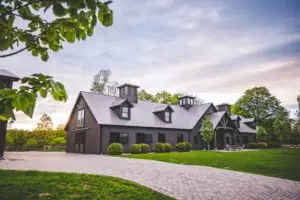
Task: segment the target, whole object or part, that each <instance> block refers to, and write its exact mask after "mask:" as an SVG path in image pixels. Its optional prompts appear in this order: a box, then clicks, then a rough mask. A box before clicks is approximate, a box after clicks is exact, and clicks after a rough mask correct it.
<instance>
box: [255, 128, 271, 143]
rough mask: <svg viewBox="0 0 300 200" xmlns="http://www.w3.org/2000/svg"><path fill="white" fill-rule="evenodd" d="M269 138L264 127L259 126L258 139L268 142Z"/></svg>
mask: <svg viewBox="0 0 300 200" xmlns="http://www.w3.org/2000/svg"><path fill="white" fill-rule="evenodd" d="M267 136H268V135H267V131H266V129H265V128H264V127H262V126H257V132H256V139H257V140H259V141H266V140H267Z"/></svg>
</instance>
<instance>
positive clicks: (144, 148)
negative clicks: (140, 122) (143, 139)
mask: <svg viewBox="0 0 300 200" xmlns="http://www.w3.org/2000/svg"><path fill="white" fill-rule="evenodd" d="M141 150H142V153H149V152H150V146H149V145H148V144H141Z"/></svg>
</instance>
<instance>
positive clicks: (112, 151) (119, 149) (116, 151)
mask: <svg viewBox="0 0 300 200" xmlns="http://www.w3.org/2000/svg"><path fill="white" fill-rule="evenodd" d="M123 152H124V149H123V145H122V144H120V143H111V144H110V145H109V146H108V147H107V153H108V155H121V154H122V153H123Z"/></svg>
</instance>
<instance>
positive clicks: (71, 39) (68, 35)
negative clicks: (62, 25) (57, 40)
mask: <svg viewBox="0 0 300 200" xmlns="http://www.w3.org/2000/svg"><path fill="white" fill-rule="evenodd" d="M65 38H66V39H67V41H68V42H71V43H73V42H75V40H76V34H75V32H71V31H68V32H67V33H66V36H65Z"/></svg>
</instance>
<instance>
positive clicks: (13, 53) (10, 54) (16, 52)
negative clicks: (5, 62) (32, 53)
mask: <svg viewBox="0 0 300 200" xmlns="http://www.w3.org/2000/svg"><path fill="white" fill-rule="evenodd" d="M32 44H33V43H31V44H29V45H28V46H26V47H24V48H22V49H20V50H18V51H15V52H12V53H9V54H4V55H0V58H5V57H9V56H13V55H16V54H18V53H21V52H22V51H24V50H26V49H28V48H29V47H30V46H31V45H32Z"/></svg>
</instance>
